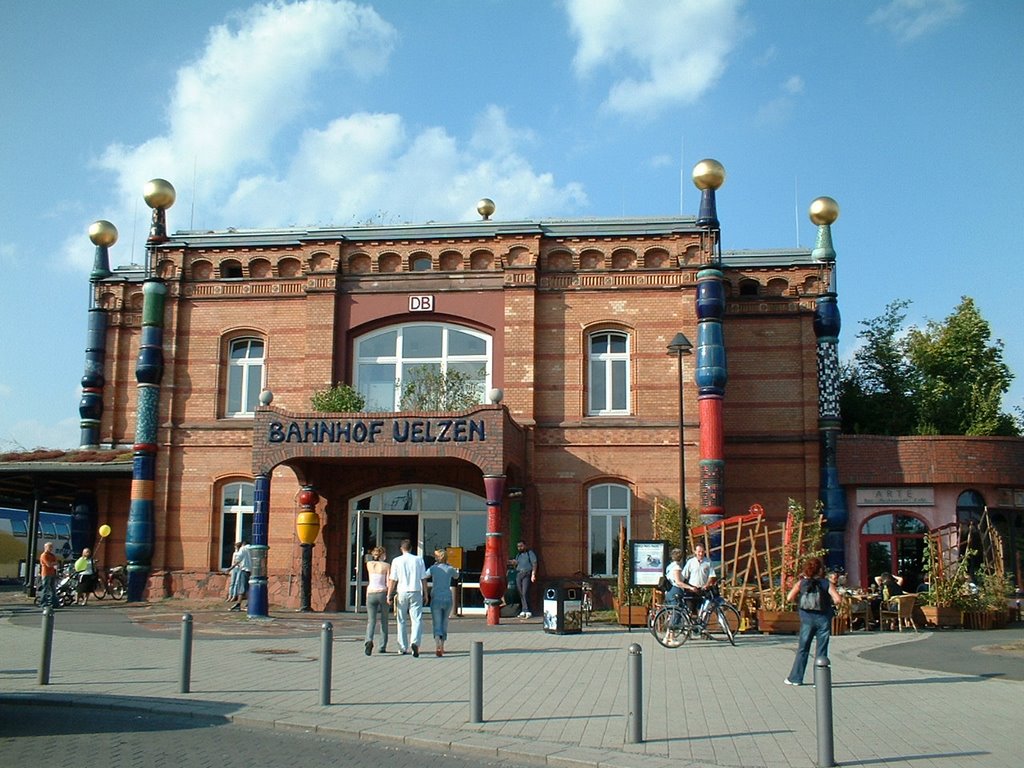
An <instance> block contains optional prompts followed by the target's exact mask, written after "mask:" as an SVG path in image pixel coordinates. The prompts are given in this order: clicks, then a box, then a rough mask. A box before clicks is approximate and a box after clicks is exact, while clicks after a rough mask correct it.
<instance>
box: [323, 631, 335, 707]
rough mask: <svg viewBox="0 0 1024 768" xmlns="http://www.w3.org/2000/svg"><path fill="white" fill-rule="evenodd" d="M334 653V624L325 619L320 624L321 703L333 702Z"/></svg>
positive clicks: (325, 704)
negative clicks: (332, 672) (332, 673)
mask: <svg viewBox="0 0 1024 768" xmlns="http://www.w3.org/2000/svg"><path fill="white" fill-rule="evenodd" d="M333 653H334V625H333V624H331V622H329V621H325V622H324V623H323V624H322V625H321V626H320V705H321V706H324V707H326V706H327V705H328V704H330V703H331V663H332V655H333Z"/></svg>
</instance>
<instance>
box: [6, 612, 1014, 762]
mask: <svg viewBox="0 0 1024 768" xmlns="http://www.w3.org/2000/svg"><path fill="white" fill-rule="evenodd" d="M185 612H189V613H190V614H191V615H192V616H193V625H194V627H195V637H194V643H193V654H192V666H191V674H190V680H189V682H190V688H191V692H190V693H179V690H180V682H181V640H180V632H181V624H182V622H181V618H182V615H183V614H184V613H185ZM326 621H329V622H331V624H332V627H333V643H332V657H333V663H332V667H331V672H332V677H331V703H330V704H329V705H328V706H322V705H320V703H319V683H320V679H321V674H322V673H321V661H322V660H321V658H320V649H321V640H322V637H321V627H322V625H323V623H324V622H326ZM363 626H364V624H363V618H362V617H360V616H352V615H349V614H329V615H327V614H315V615H309V614H294V613H290V614H279V615H277V614H275V616H274V618H272V619H270V620H266V621H250V620H247V619H246V618H245V617H244V615H241V616H240V615H238V614H237V613H236V614H228V613H227V612H226V611H225V610H224V606H223V605H216V604H206V605H200V604H183V603H178V602H177V601H164V602H162V603H157V604H152V605H133V606H126V605H125V604H124V603H121V604H118V605H116V606H111V605H100V606H94V605H92V604H90V606H88V607H86V608H71V609H63V610H61V611H58V612H57V614H56V616H55V628H56V629H55V634H54V638H53V653H52V663H51V676H50V682H49V685H45V686H44V685H39V684H38V667H39V663H40V658H41V637H42V632H41V630H40V614H39V611H38V609H33V608H31V607H28V606H26V605H24V601H23V599H22V601H21V603H20V604H19V601H18V600H17V599H13V600H11V601H9V602H8V603H7V604H6V605H3V604H2V601H0V649H2V650H0V701H3V702H5V703H7V704H12V703H14V704H18V705H19V706H20V705H22V704H24V703H26V702H28V701H36V702H38V701H40V700H43V701H46V700H48V699H50V700H57V701H67V700H68V699H73V700H74V701H75V702H76V704H82V705H87V706H89V707H91V708H93V709H96V708H101V709H104V708H110V707H117V708H128V709H131V710H133V711H142V712H146V711H150V712H157V713H162V714H180V715H188V716H196V715H202V716H206V717H209V716H215V717H221V718H226V719H229V720H231V721H232V722H233V723H236V724H241V725H245V726H260V727H263V728H272V729H275V730H282V731H296V730H297V731H302V732H309V733H314V734H318V735H324V734H332V735H341V736H348V737H351V738H361V739H368V740H372V741H383V742H385V743H389V744H392V745H395V746H402V747H404V748H409V749H414V750H426V751H428V752H431V753H444V752H457V753H458V754H460V755H463V756H466V757H467V758H469V759H474V758H475V759H477V760H511V761H514V762H519V763H531V764H534V763H536V764H546V765H564V766H617V767H619V768H622V767H624V766H636V767H637V768H648V767H650V768H668V766H672V767H673V768H677V767H678V766H681V765H682V766H686V765H717V766H766V767H770V768H805V767H809V766H813V765H814V764H815V763H816V760H817V742H816V740H815V734H816V720H815V717H816V715H815V693H816V692H815V690H814V689H813V688H811V687H810V686H809V685H807V686H804V687H802V688H791V687H788V686H784V685H783V683H782V681H783V678H784V677H785V675H786V673H787V671H788V670H789V666H790V664H791V663H792V658H793V650H794V639H793V638H792V637H779V636H758V635H743V636H741V638H740V641H739V646H738V647H736V648H733V647H731V646H729V645H728V644H723V643H720V642H714V641H706V640H704V641H692V642H690V643H688V644H687V645H686V646H684V647H683V648H681V649H678V650H673V651H670V650H666V649H664V648H662V647H661V646H659V645H657V644H656V643H655V642H654V640H653V638H651V637H650V635H648V634H647V633H646V632H644V631H640V630H634V631H632V632H627V631H626V630H625V629H624V628H621V627H617V626H611V625H591V626H590V627H588V628H587V629H586V630H585V631H584V632H583V633H581V634H576V635H553V634H548V633H545V632H543V631H542V628H541V625H540V622H539V620H536V619H534V620H530V621H525V622H522V621H516V620H510V621H504V622H503V623H502V624H501V625H500V626H497V627H488V626H486V625H485V623H484V622H483V620H482V619H481V618H478V617H466V618H461V619H456V620H454V621H453V622H452V630H451V635H450V637H449V640H448V643H447V646H448V648H449V649H450V653H449V654H446V656H445V657H444V658H437V657H435V656H434V655H433V654H432V653H430V652H429V651H431V650H432V647H433V643H432V641H431V639H430V637H429V624H428V625H427V629H426V632H425V641H424V646H425V648H424V651H425V652H424V654H422V655H421V656H420V658H418V659H414V658H412V657H411V656H400V655H398V654H393V653H392V654H387V655H380V654H377V653H374V654H373V655H372V656H370V657H367V656H365V655H364V653H363V644H362V632H363ZM474 642H480V643H482V648H483V666H484V675H483V676H484V685H483V710H484V712H483V715H484V717H483V722H482V723H470V722H469V720H470V719H471V717H470V714H471V713H470V707H469V695H470V683H471V665H470V656H469V650H470V648H471V647H472V644H473V643H474ZM634 643H635V644H637V645H638V646H639V648H640V651H641V659H642V661H641V668H642V678H643V694H642V703H643V711H642V713H641V721H642V724H643V728H642V732H643V740H642V742H641V743H637V744H634V743H629V738H628V737H629V734H630V729H629V727H628V721H627V700H628V675H627V668H628V660H629V648H630V646H631V645H632V644H634ZM943 643H948V645H947V646H946V647H947V649H948V653H947V654H945V655H946V656H948V659H947V660H946V661H947V662H948V663H947V664H946V665H945V668H943V669H941V670H940V671H936V670H933V669H918V668H915V667H914V661H915V657H917V656H920V657H921V658H922V660H927V661H928V663H929V664H932V665H934V664H935V662H934V659H935V658H939V659H940V660H941V659H942V657H943V655H944V654H943V652H942V646H943ZM1022 643H1024V628H1022V627H1021V626H1020V625H1016V626H1015V627H1013V628H1010V629H1007V630H995V631H990V632H967V631H950V632H941V633H931V632H921V633H891V632H886V633H878V632H871V633H863V632H862V633H856V634H849V635H843V636H840V637H835V638H833V640H832V646H831V657H832V674H833V681H834V687H833V691H832V693H833V696H832V700H833V711H834V728H833V732H834V751H835V758H836V760H837V761H838V762H839V764H841V765H870V766H904V767H906V766H915V767H920V768H930V767H932V766H935V767H936V768H938V767H942V768H960V767H961V766H969V767H973V766H977V767H979V768H981V767H985V768H1002V767H1003V766H1005V767H1007V768H1008V767H1009V766H1014V767H1016V766H1018V765H1019V764H1020V758H1019V735H1020V733H1021V732H1022V730H1024V710H1022V705H1021V701H1022V700H1024V699H1022V693H1024V688H1022V685H1024V683H1021V682H1017V681H1016V680H1015V679H1014V674H1015V673H1012V672H1008V670H1012V669H1015V668H1016V667H1014V665H1019V664H1020V663H1021V662H1020V654H1019V652H1014V651H1013V650H1012V649H1013V647H1014V646H1016V647H1020V646H1021V644H1022ZM933 646H934V647H933ZM976 646H990V647H991V646H1003V647H1004V648H1009V649H1010V650H1002V651H997V652H995V653H991V652H989V653H980V652H977V651H975V650H974V648H975V647H976ZM876 654H880V655H881V656H882V657H885V662H895V663H885V662H883V661H882V660H881V658H879V659H876V658H874V655H876ZM897 657H898V658H897ZM964 659H971V660H972V662H971V663H972V664H974V665H976V666H975V668H974V669H973V671H970V672H968V671H958V667H957V664H958V663H960V664H962V662H963V660H964ZM979 660H980V661H979ZM979 665H980V666H979ZM1016 679H1017V680H1019V678H1016ZM808 681H809V678H808ZM684 700H685V702H686V705H685V706H684V705H683V702H684Z"/></svg>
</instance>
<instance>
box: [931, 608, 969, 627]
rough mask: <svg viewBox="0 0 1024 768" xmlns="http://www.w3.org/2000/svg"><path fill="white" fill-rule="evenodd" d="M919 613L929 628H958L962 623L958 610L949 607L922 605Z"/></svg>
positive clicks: (961, 615) (961, 616)
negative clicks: (922, 615)
mask: <svg viewBox="0 0 1024 768" xmlns="http://www.w3.org/2000/svg"><path fill="white" fill-rule="evenodd" d="M921 613H922V614H924V620H925V623H926V624H927V625H928V626H929V627H959V626H962V625H963V623H964V620H963V614H962V613H961V612H960V609H959V608H954V607H953V606H949V605H922V606H921Z"/></svg>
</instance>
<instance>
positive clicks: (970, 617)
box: [964, 611, 992, 629]
mask: <svg viewBox="0 0 1024 768" xmlns="http://www.w3.org/2000/svg"><path fill="white" fill-rule="evenodd" d="M964 629H992V613H991V611H964Z"/></svg>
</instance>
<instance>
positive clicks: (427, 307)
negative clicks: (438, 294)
mask: <svg viewBox="0 0 1024 768" xmlns="http://www.w3.org/2000/svg"><path fill="white" fill-rule="evenodd" d="M409 311H410V312H433V311H434V297H433V296H410V297H409Z"/></svg>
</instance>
